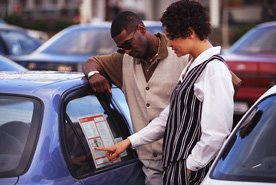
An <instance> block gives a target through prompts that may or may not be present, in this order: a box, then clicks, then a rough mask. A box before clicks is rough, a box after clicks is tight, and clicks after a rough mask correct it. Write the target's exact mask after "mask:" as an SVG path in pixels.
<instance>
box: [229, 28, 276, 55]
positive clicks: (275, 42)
mask: <svg viewBox="0 0 276 185" xmlns="http://www.w3.org/2000/svg"><path fill="white" fill-rule="evenodd" d="M275 35H276V27H269V28H258V29H253V30H251V31H250V32H248V33H247V34H246V35H244V36H243V37H242V38H241V39H240V40H239V41H237V43H235V44H234V45H233V47H232V48H231V49H230V50H231V51H232V52H234V53H249V54H254V53H256V54H257V53H264V54H276V37H275Z"/></svg>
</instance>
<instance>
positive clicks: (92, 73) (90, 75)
mask: <svg viewBox="0 0 276 185" xmlns="http://www.w3.org/2000/svg"><path fill="white" fill-rule="evenodd" d="M99 73H100V72H99V71H90V72H89V73H88V74H87V78H88V79H89V78H91V77H92V76H94V75H95V74H99Z"/></svg>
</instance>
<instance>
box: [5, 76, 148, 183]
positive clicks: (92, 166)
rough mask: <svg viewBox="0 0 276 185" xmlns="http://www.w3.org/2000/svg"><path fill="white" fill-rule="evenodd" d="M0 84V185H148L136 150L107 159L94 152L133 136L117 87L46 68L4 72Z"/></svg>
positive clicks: (124, 104)
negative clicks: (105, 88)
mask: <svg viewBox="0 0 276 185" xmlns="http://www.w3.org/2000/svg"><path fill="white" fill-rule="evenodd" d="M0 87H1V88H0V136H1V139H0V164H1V165H0V184H5V185H6V184H16V185H26V184H28V185H39V184H55V185H58V184H65V185H68V184H70V185H71V184H74V185H86V184H89V185H91V184H95V185H111V184H112V185H114V184H116V185H126V184H127V185H139V184H144V174H143V172H142V168H141V167H142V166H141V163H140V162H139V160H138V159H137V154H136V152H135V150H133V149H131V148H130V149H128V150H127V151H126V152H125V153H122V154H121V156H120V157H119V158H117V159H116V160H114V161H108V159H107V157H106V153H105V152H103V151H97V150H95V149H94V147H95V146H108V145H112V144H114V143H116V142H118V141H120V140H122V139H125V138H126V137H128V136H129V135H130V134H131V133H132V127H131V123H130V121H129V112H128V109H127V106H126V103H125V99H124V96H123V94H122V92H121V91H120V89H118V88H116V87H113V89H112V95H109V94H105V93H99V94H95V93H92V91H91V87H90V86H89V84H88V81H87V79H86V77H85V76H84V75H83V73H77V72H76V73H73V72H72V73H68V72H49V71H48V72H45V71H44V72H43V71H27V72H19V73H15V72H11V73H8V72H5V73H3V72H2V73H1V72H0Z"/></svg>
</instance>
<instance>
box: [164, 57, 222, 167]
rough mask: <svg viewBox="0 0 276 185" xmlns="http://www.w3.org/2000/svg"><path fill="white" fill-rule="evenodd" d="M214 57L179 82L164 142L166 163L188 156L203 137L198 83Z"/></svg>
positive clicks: (171, 100)
mask: <svg viewBox="0 0 276 185" xmlns="http://www.w3.org/2000/svg"><path fill="white" fill-rule="evenodd" d="M214 58H216V59H217V57H215V56H213V57H211V58H209V59H208V60H206V61H205V62H203V63H202V64H200V65H198V66H196V67H194V68H193V69H191V71H190V72H189V73H188V74H187V76H186V78H185V79H184V80H183V81H182V83H180V82H179V83H178V84H177V86H176V88H175V89H174V91H173V93H172V95H171V99H170V113H169V116H168V120H167V125H166V130H165V134H164V143H163V151H164V153H163V166H164V168H166V167H167V166H168V165H169V164H170V163H171V162H175V161H179V160H183V159H186V158H187V157H188V155H189V154H190V153H191V151H192V149H193V147H194V146H195V145H196V143H197V141H198V140H199V139H200V137H201V129H200V127H201V126H200V122H201V112H202V102H201V101H199V100H198V99H197V97H196V96H195V95H194V84H195V82H196V80H197V78H198V77H199V76H200V75H201V73H202V71H203V70H204V69H205V67H206V65H207V64H208V63H209V62H210V61H211V60H213V59H214Z"/></svg>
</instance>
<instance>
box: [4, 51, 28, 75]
mask: <svg viewBox="0 0 276 185" xmlns="http://www.w3.org/2000/svg"><path fill="white" fill-rule="evenodd" d="M0 71H27V69H26V68H24V67H23V66H21V65H19V64H17V63H15V62H14V61H12V60H10V59H8V58H6V57H4V56H2V55H0Z"/></svg>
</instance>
